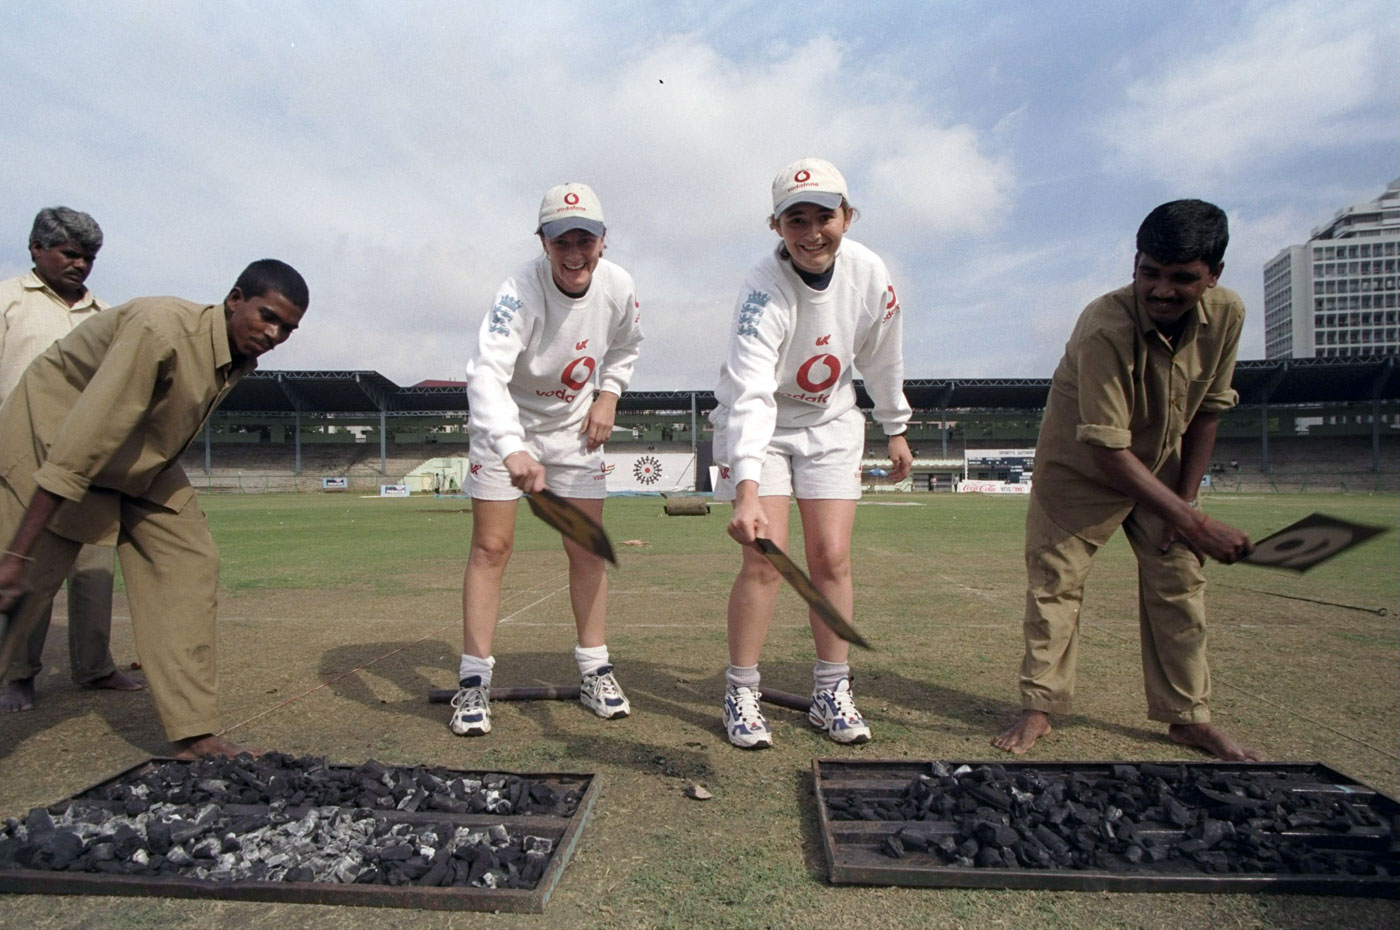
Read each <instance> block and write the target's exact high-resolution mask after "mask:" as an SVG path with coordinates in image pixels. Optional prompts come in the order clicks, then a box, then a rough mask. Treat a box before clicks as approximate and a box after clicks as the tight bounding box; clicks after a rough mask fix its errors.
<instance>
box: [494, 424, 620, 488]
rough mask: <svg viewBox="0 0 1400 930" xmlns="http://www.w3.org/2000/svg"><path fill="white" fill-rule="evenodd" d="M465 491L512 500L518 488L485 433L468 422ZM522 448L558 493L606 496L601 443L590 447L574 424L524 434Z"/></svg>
mask: <svg viewBox="0 0 1400 930" xmlns="http://www.w3.org/2000/svg"><path fill="white" fill-rule="evenodd" d="M467 432H468V435H469V436H470V437H471V446H470V447H469V451H468V457H469V459H470V461H471V467H470V468H469V469H468V474H467V492H468V493H469V494H470V495H471V496H472V497H475V498H477V499H478V500H484V501H513V500H519V499H520V489H519V488H517V487H515V486H514V485H512V484H511V483H510V472H508V471H506V466H505V462H503V461H502V460H501V458H500V456H498V455H496V452H495V450H494V449H492V448H491V444H490V443H489V442H487V440H486V438H485V437H484V436H478V435H477V433H476V431H475V430H472V429H471V428H470V426H468V429H467ZM525 451H526V452H528V453H530V455H532V456H534V458H535V461H537V462H539V463H540V464H541V465H543V466H544V472H545V478H544V483H545V487H547V488H549V489H550V490H551V491H553V492H554V493H555V494H558V495H559V496H560V497H577V498H587V499H596V498H604V497H607V496H608V475H607V472H606V471H605V470H604V466H603V447H602V446H599V447H598V448H596V449H594V450H592V451H589V449H588V437H587V436H585V435H583V434H582V433H580V432H578V431H577V429H576V428H575V427H572V426H570V427H568V428H567V429H562V430H555V431H554V432H552V433H541V434H538V435H534V436H530V435H527V436H526V437H525Z"/></svg>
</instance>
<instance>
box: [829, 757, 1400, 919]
mask: <svg viewBox="0 0 1400 930" xmlns="http://www.w3.org/2000/svg"><path fill="white" fill-rule="evenodd" d="M942 764H943V765H946V766H947V767H948V768H950V769H955V768H956V767H958V766H961V765H970V766H985V765H999V766H1001V767H1002V768H1004V769H1005V770H1006V771H1007V773H1008V774H1015V773H1016V772H1018V771H1027V772H1031V771H1033V772H1035V773H1038V774H1039V775H1041V776H1044V777H1047V778H1048V777H1056V776H1065V777H1068V776H1069V775H1070V774H1072V773H1075V772H1080V773H1084V774H1086V775H1091V776H1092V775H1104V774H1107V773H1109V772H1110V771H1111V769H1112V768H1113V767H1115V766H1123V765H1131V766H1136V765H1139V764H1143V763H1135V762H1126V763H1125V762H1067V763H1035V762H1017V761H1005V760H1000V759H998V760H990V761H989V760H976V761H949V760H945V761H943V763H942ZM1153 764H1159V765H1173V766H1174V765H1178V764H1182V763H1153ZM933 765H934V763H933V761H932V760H929V761H910V760H907V759H904V760H893V759H891V760H868V761H866V760H860V761H856V760H849V759H813V760H812V777H813V781H814V782H815V786H816V799H817V816H818V821H819V825H820V828H821V834H822V846H823V848H824V849H825V852H826V861H827V879H828V880H829V881H830V882H832V883H833V884H863V885H903V886H912V887H930V888H1019V889H1036V890H1056V891H1129V892H1215V893H1218V892H1255V893H1257V892H1279V893H1306V894H1329V895H1348V896H1356V897H1387V898H1394V897H1400V836H1397V835H1393V832H1392V831H1397V832H1400V802H1397V801H1396V800H1395V799H1394V798H1392V797H1390V796H1388V795H1385V794H1382V793H1381V792H1379V791H1377V790H1375V789H1374V788H1371V787H1369V786H1367V785H1365V784H1362V783H1361V782H1358V781H1356V780H1354V779H1352V778H1350V777H1348V776H1346V775H1344V774H1342V773H1340V772H1338V771H1336V770H1334V769H1332V768H1329V767H1328V766H1326V765H1323V764H1322V763H1319V762H1307V763H1233V762H1202V763H1184V765H1185V766H1186V768H1187V769H1188V770H1196V771H1215V772H1220V773H1229V774H1238V775H1244V776H1251V775H1254V776H1257V775H1261V774H1262V775H1265V776H1268V777H1272V778H1282V779H1286V780H1287V782H1288V784H1289V787H1288V790H1291V791H1300V792H1316V793H1322V794H1338V795H1344V796H1346V798H1347V799H1348V800H1349V801H1350V802H1352V803H1357V802H1360V803H1363V804H1365V805H1367V806H1369V808H1370V809H1371V810H1372V811H1373V812H1374V813H1375V814H1376V815H1377V816H1378V817H1380V818H1381V819H1383V820H1385V821H1386V822H1387V823H1388V824H1390V825H1391V826H1390V827H1386V828H1384V829H1379V830H1377V831H1375V832H1374V835H1372V834H1368V835H1366V836H1361V835H1357V836H1352V837H1347V836H1345V835H1341V836H1338V835H1333V836H1330V837H1324V836H1318V835H1315V834H1314V835H1309V834H1307V833H1306V832H1300V833H1298V834H1297V835H1294V834H1291V833H1290V834H1289V839H1297V840H1301V841H1302V842H1305V843H1311V842H1316V843H1317V844H1318V845H1319V846H1320V847H1327V848H1339V847H1350V848H1358V849H1370V850H1371V851H1372V852H1371V854H1372V855H1374V856H1375V857H1376V861H1377V863H1378V864H1380V865H1382V866H1383V867H1384V868H1385V869H1386V870H1388V871H1389V873H1390V874H1388V875H1352V874H1293V873H1269V872H1230V873H1223V874H1222V873H1213V874H1212V873H1204V872H1201V871H1199V870H1197V869H1196V868H1195V867H1194V866H1192V865H1190V864H1189V863H1185V862H1182V861H1181V860H1180V859H1167V860H1163V861H1161V862H1156V863H1151V864H1149V863H1146V862H1144V863H1139V864H1136V865H1134V864H1132V863H1127V862H1124V863H1122V865H1123V868H1122V869H1121V870H1119V869H1114V870H1111V871H1110V870H1107V869H1068V868H1062V869H1054V868H1015V869H1013V868H983V867H979V866H971V867H963V866H957V865H952V864H946V863H944V861H943V859H942V858H941V857H940V856H939V855H937V854H936V853H934V852H932V851H931V850H930V851H928V852H911V853H909V854H908V855H906V856H905V857H903V858H894V857H892V856H890V855H887V854H885V853H884V852H882V850H881V847H882V846H883V844H884V843H885V842H886V838H887V837H890V836H893V835H894V834H896V833H897V832H898V831H899V830H900V829H901V828H903V827H906V826H908V825H909V824H911V823H918V824H920V825H921V826H922V827H923V828H924V829H926V830H932V831H934V832H937V831H939V830H940V828H941V829H943V830H946V831H948V832H953V833H956V831H957V830H958V825H957V824H956V823H954V822H952V821H928V820H924V821H907V820H838V819H834V818H833V817H832V816H831V808H830V807H829V806H828V801H829V799H830V798H832V797H833V796H836V793H838V792H840V793H842V794H845V795H847V796H855V797H860V798H868V799H871V800H876V799H893V798H897V797H899V796H901V795H902V794H903V792H904V790H905V788H906V786H908V785H909V784H910V783H911V782H912V781H913V780H914V779H916V778H917V777H918V776H919V775H921V774H928V773H929V772H930V771H931V767H932V766H933ZM1161 832H1162V833H1164V834H1165V833H1166V832H1167V830H1166V828H1164V829H1163V830H1162V831H1161Z"/></svg>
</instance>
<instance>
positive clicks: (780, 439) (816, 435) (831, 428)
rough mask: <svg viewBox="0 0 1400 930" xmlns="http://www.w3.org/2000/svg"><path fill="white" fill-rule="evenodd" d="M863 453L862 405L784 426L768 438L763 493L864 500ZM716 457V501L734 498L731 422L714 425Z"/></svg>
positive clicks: (760, 481) (760, 478)
mask: <svg viewBox="0 0 1400 930" xmlns="http://www.w3.org/2000/svg"><path fill="white" fill-rule="evenodd" d="M864 454H865V414H863V413H861V411H860V408H859V407H852V408H851V409H850V410H848V411H846V412H845V413H843V414H841V416H839V417H837V418H836V419H834V420H829V421H827V422H826V423H823V424H821V425H820V426H809V427H798V428H795V429H783V428H781V427H779V428H778V429H775V430H773V438H772V439H770V440H769V441H768V453H767V454H766V455H765V456H764V457H763V470H762V471H761V472H760V473H759V476H758V494H759V496H760V497H776V496H783V497H797V498H799V499H801V500H840V501H855V500H860V492H861V482H860V460H861V457H862V456H863V455H864ZM714 459H715V464H716V465H717V466H719V483H718V484H716V485H715V500H717V501H732V500H734V481H733V478H732V477H731V476H730V472H729V466H730V461H729V430H728V428H727V424H717V425H716V426H715V442H714Z"/></svg>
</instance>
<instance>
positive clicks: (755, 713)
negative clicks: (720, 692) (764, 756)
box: [724, 685, 773, 749]
mask: <svg viewBox="0 0 1400 930" xmlns="http://www.w3.org/2000/svg"><path fill="white" fill-rule="evenodd" d="M759 694H760V692H758V691H757V690H756V689H754V688H736V687H734V686H733V685H729V686H728V687H727V688H725V689H724V729H725V731H726V732H728V734H729V741H730V742H731V743H733V744H734V745H735V746H738V747H739V748H740V749H767V748H768V747H769V746H772V745H773V731H772V730H770V729H769V728H768V721H767V720H764V719H763V711H762V710H760V709H759V707H758V699H759Z"/></svg>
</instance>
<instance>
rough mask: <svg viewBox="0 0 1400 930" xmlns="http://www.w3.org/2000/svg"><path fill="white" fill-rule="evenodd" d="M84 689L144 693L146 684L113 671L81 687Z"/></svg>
mask: <svg viewBox="0 0 1400 930" xmlns="http://www.w3.org/2000/svg"><path fill="white" fill-rule="evenodd" d="M83 687H84V688H105V689H107V690H109V691H144V690H146V683H145V682H144V681H141V680H140V679H137V678H132V677H131V676H130V675H123V674H122V673H121V672H120V671H114V672H112V674H110V675H103V676H102V677H101V678H99V679H97V680H96V681H90V682H88V683H87V684H85V685H83Z"/></svg>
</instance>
